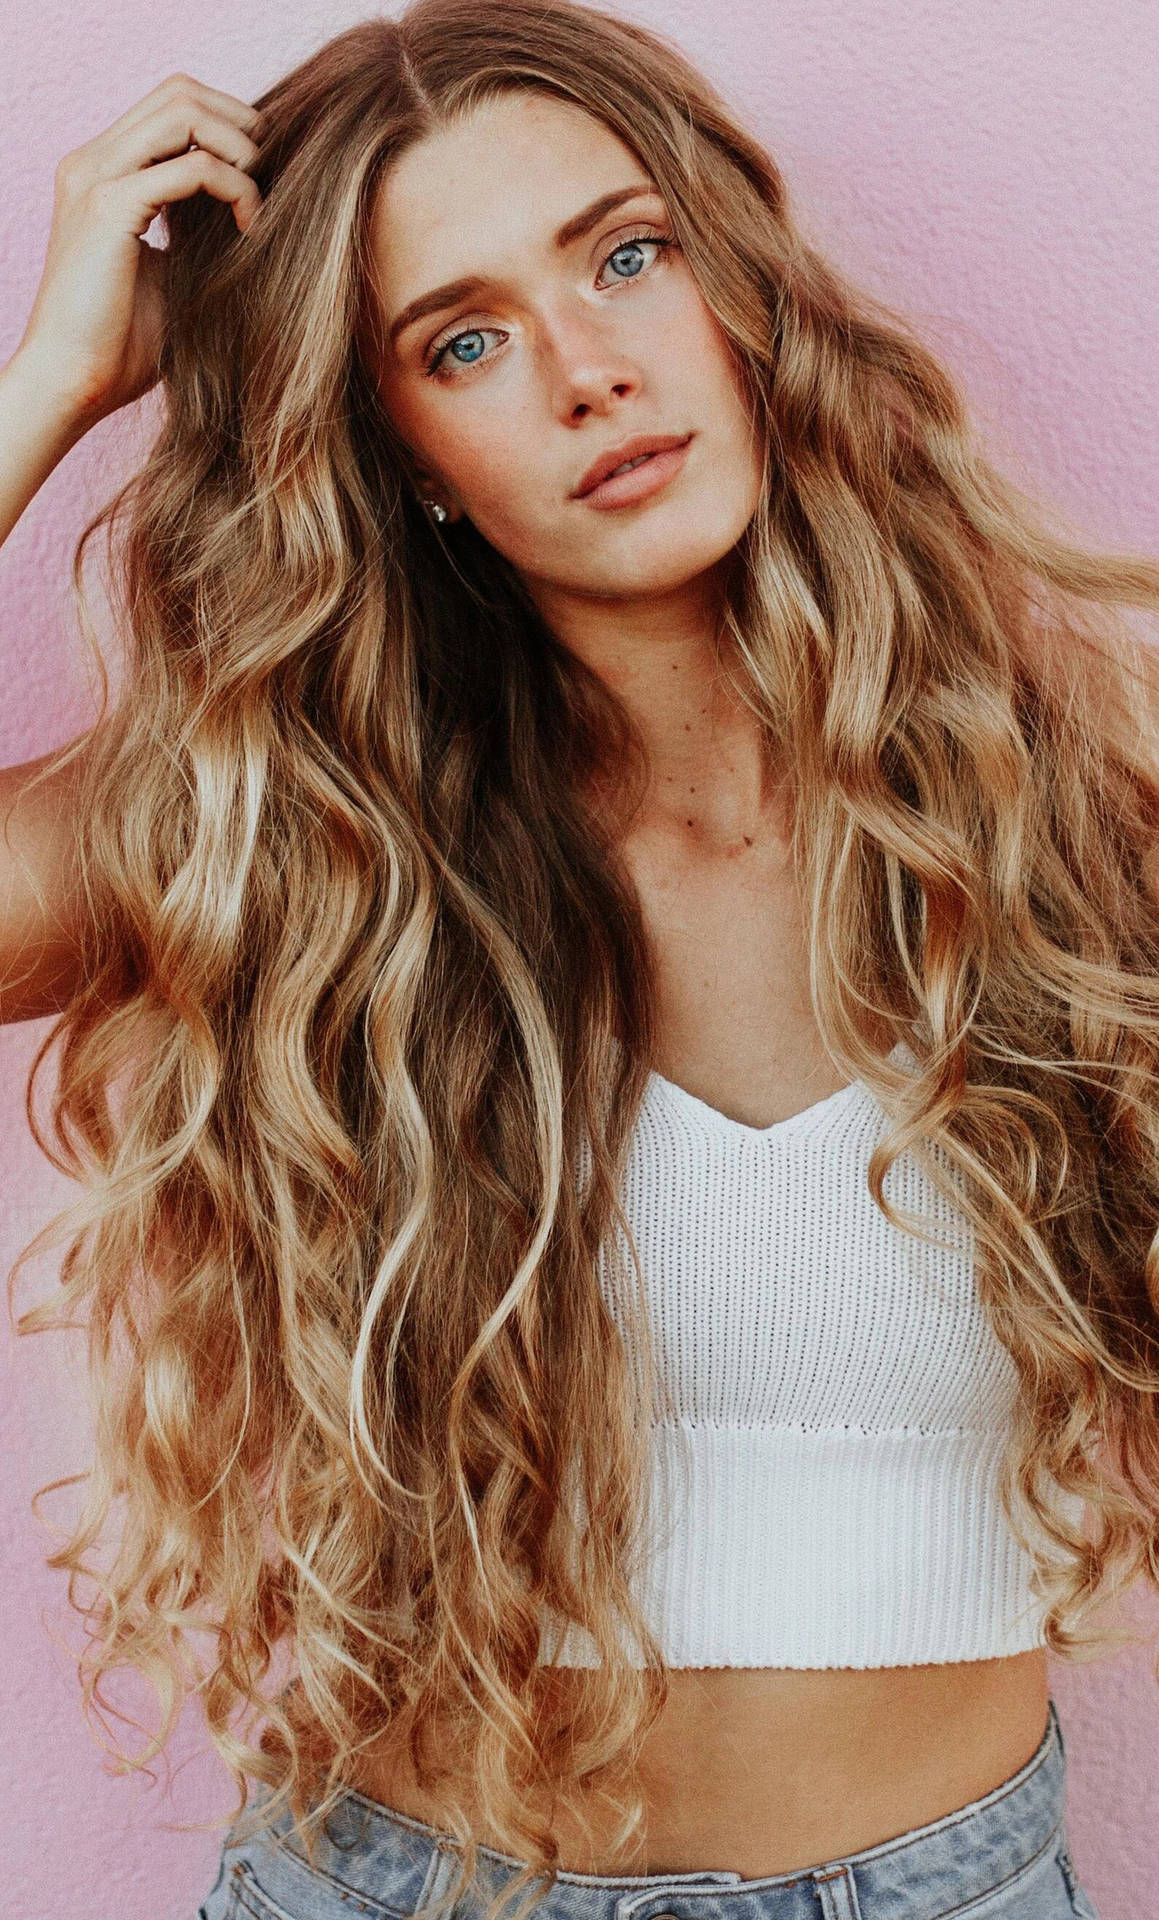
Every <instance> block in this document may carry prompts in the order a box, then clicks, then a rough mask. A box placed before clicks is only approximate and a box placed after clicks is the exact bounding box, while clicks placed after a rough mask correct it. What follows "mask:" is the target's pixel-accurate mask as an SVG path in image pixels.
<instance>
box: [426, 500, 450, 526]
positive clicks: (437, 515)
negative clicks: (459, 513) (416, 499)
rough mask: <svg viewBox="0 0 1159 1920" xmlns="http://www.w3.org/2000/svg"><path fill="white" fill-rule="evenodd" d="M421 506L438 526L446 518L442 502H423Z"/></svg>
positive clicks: (445, 510)
mask: <svg viewBox="0 0 1159 1920" xmlns="http://www.w3.org/2000/svg"><path fill="white" fill-rule="evenodd" d="M423 505H424V507H425V508H426V510H427V512H428V513H429V514H430V517H431V519H432V520H435V521H437V522H438V524H439V526H442V524H443V522H444V520H445V519H446V518H447V509H446V508H445V507H444V505H443V503H442V501H441V500H424V501H423Z"/></svg>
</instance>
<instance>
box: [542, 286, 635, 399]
mask: <svg viewBox="0 0 1159 1920" xmlns="http://www.w3.org/2000/svg"><path fill="white" fill-rule="evenodd" d="M543 345H544V352H545V355H546V358H547V362H548V365H549V367H550V369H551V376H552V383H553V400H554V406H555V412H556V414H557V417H558V418H560V419H561V420H563V421H565V422H569V423H570V422H571V421H575V420H582V419H584V418H586V416H587V415H588V414H589V413H601V414H602V413H608V412H610V411H611V409H612V408H613V407H616V406H618V405H619V404H620V403H621V402H622V401H623V400H625V399H626V398H627V397H628V396H629V395H630V394H632V393H634V392H635V391H636V390H637V389H638V388H639V386H640V384H641V374H640V368H639V364H638V362H637V360H636V359H635V357H634V355H632V354H631V353H629V352H628V350H627V349H626V348H625V347H624V345H623V344H622V343H621V342H619V341H618V340H617V336H616V331H615V329H614V328H613V326H612V325H611V324H610V322H609V320H608V319H605V317H604V315H603V314H592V313H589V312H587V311H586V310H584V309H583V308H580V307H576V306H569V307H568V308H567V309H566V311H565V310H563V309H560V308H557V309H556V310H555V311H554V312H553V313H552V314H551V315H550V316H547V317H546V318H545V321H544V329H543Z"/></svg>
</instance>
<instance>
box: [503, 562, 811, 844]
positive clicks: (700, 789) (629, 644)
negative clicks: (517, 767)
mask: <svg viewBox="0 0 1159 1920" xmlns="http://www.w3.org/2000/svg"><path fill="white" fill-rule="evenodd" d="M534 591H535V598H536V600H537V602H538V604H539V607H540V611H541V612H542V614H543V617H544V619H545V621H546V622H547V624H548V625H549V626H550V627H551V630H552V632H553V633H554V634H555V635H556V636H557V638H558V639H559V640H560V642H561V644H562V645H564V646H565V647H567V648H568V649H569V650H570V651H571V652H572V653H574V654H575V655H577V657H578V658H579V659H581V660H582V661H583V662H584V664H585V665H586V666H587V667H589V668H590V669H591V671H592V672H593V673H596V674H598V675H599V677H600V679H601V680H603V681H604V683H605V685H607V686H608V687H609V688H610V689H611V690H612V692H613V693H614V694H615V695H616V696H617V698H618V699H619V700H620V701H621V702H622V703H623V705H624V706H625V707H626V709H627V710H628V712H629V714H630V715H631V717H632V719H633V721H634V723H635V725H636V727H637V728H638V730H639V733H640V736H641V738H642V740H643V742H644V747H645V750H646V753H647V760H648V782H647V786H646V789H645V791H644V794H643V796H642V798H641V801H640V805H639V807H638V808H637V809H636V810H635V811H634V813H633V815H632V825H633V826H634V827H636V828H638V827H639V826H640V825H641V824H649V823H655V824H669V825H671V826H672V827H674V828H676V829H677V830H679V831H682V832H683V833H684V834H691V835H692V836H695V837H697V838H698V839H700V840H707V841H710V842H713V843H716V842H719V843H725V844H730V845H731V844H735V843H736V842H737V841H738V840H739V838H740V836H741V835H743V834H744V833H745V832H746V831H747V830H748V829H749V828H752V827H755V826H756V825H757V824H758V823H759V821H760V820H761V819H762V817H763V816H764V815H765V814H766V812H767V810H768V808H769V807H770V805H771V804H772V803H773V801H774V798H775V796H776V794H777V793H778V791H779V782H778V781H777V780H776V779H775V778H774V775H773V772H772V770H771V768H770V765H769V753H768V748H767V744H766V742H765V740H764V738H763V735H762V730H761V728H760V726H759V723H758V722H757V720H756V719H755V717H754V716H753V714H752V713H751V712H750V711H749V710H748V708H747V707H745V706H744V704H743V703H742V702H741V700H740V699H739V697H738V696H737V694H736V693H735V692H734V691H733V689H732V687H731V686H730V684H729V680H728V674H727V667H726V657H725V651H724V646H723V643H722V641H721V638H720V614H719V608H720V601H719V584H718V582H717V580H716V579H714V578H713V577H712V576H711V575H709V574H705V575H701V576H699V578H698V579H696V580H693V581H690V582H688V583H687V584H686V585H684V586H683V587H681V588H680V589H679V590H674V591H673V592H671V593H667V594H655V595H649V596H643V595H638V596H630V597H629V596H625V597H624V598H622V599H610V598H596V597H594V596H592V597H582V596H579V595H576V594H574V593H570V592H569V593H560V592H558V591H557V590H556V589H554V588H551V587H548V586H546V585H545V584H544V583H542V582H541V583H538V584H537V585H536V586H535V589H534ZM602 797H603V798H604V799H605V800H612V798H613V796H611V795H606V794H605V795H603V796H602Z"/></svg>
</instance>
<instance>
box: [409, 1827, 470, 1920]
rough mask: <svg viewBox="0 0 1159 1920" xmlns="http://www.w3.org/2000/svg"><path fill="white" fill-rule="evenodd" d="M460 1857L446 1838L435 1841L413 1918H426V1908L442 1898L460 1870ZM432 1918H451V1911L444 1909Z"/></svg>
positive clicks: (415, 1919) (418, 1919) (441, 1919)
mask: <svg viewBox="0 0 1159 1920" xmlns="http://www.w3.org/2000/svg"><path fill="white" fill-rule="evenodd" d="M459 1858H460V1856H459V1851H458V1848H457V1847H452V1846H448V1844H447V1843H446V1841H445V1840H436V1841H435V1844H434V1849H433V1851H432V1853H431V1858H430V1864H429V1866H428V1867H427V1872H426V1878H425V1879H424V1881H423V1886H422V1892H421V1893H420V1894H419V1897H418V1904H417V1906H416V1908H415V1911H414V1915H413V1917H412V1920H425V1913H426V1908H427V1907H429V1906H433V1905H434V1903H435V1901H436V1900H441V1899H442V1897H443V1895H444V1894H445V1893H446V1891H447V1888H448V1887H449V1886H450V1884H451V1882H452V1880H453V1879H454V1877H455V1874H456V1873H457V1871H458V1866H459ZM432 1920H451V1914H450V1911H449V1910H444V1912H443V1913H442V1914H441V1915H439V1916H437V1917H436V1916H432Z"/></svg>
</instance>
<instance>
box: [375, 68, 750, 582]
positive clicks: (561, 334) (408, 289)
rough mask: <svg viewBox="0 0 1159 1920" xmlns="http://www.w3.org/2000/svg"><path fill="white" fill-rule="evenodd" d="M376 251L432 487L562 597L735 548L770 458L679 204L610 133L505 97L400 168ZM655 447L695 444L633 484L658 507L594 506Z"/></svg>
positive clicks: (398, 375) (407, 410)
mask: <svg viewBox="0 0 1159 1920" xmlns="http://www.w3.org/2000/svg"><path fill="white" fill-rule="evenodd" d="M613 196H614V197H615V199H616V201H617V204H615V205H612V204H611V198H612V197H613ZM601 200H603V201H605V202H607V204H606V205H605V207H604V209H603V211H602V212H601V211H599V209H598V208H597V207H596V205H595V203H597V202H599V201H601ZM569 228H570V229H571V231H570V232H569V231H568V229H569ZM665 242H666V243H667V244H664V243H665ZM371 245H372V249H373V258H374V263H375V264H374V287H373V291H374V294H375V297H376V299H377V301H378V303H379V307H380V314H381V319H382V322H383V336H384V339H386V337H387V336H388V334H389V332H390V330H391V329H392V328H394V329H395V330H396V331H395V334H394V338H393V341H392V342H391V344H390V346H389V347H388V348H386V349H385V352H386V358H385V360H384V361H383V362H382V363H381V364H380V367H379V370H378V377H379V390H380V393H381V396H382V401H383V404H384V406H385V408H386V411H387V413H388V416H389V417H390V419H391V420H392V422H393V423H394V425H395V426H396V427H397V429H398V431H399V433H400V434H401V436H402V438H403V440H404V441H405V443H406V444H407V446H408V447H409V448H410V450H411V452H412V454H413V456H414V460H415V465H416V469H417V472H418V474H419V476H420V479H421V480H422V481H423V482H424V483H425V484H424V486H423V491H424V492H425V493H427V494H428V495H430V496H431V497H434V498H436V499H438V500H440V501H441V502H442V503H443V505H444V506H445V507H447V509H448V511H449V514H450V517H451V518H452V519H456V518H458V517H459V516H460V515H462V514H465V515H467V516H468V517H469V518H470V519H471V520H472V521H473V522H474V524H475V526H476V527H477V529H478V530H479V532H480V533H481V534H482V535H483V536H484V538H485V539H486V540H488V541H489V542H490V543H491V544H492V546H494V547H496V548H497V549H498V550H499V552H500V553H502V554H504V555H505V556H506V557H507V559H508V560H510V561H511V563H512V564H513V565H514V566H515V567H516V568H517V569H518V570H519V572H520V573H521V574H522V575H523V577H524V579H525V581H526V583H527V585H528V587H529V589H530V590H531V591H532V592H533V593H535V591H536V589H537V587H538V588H539V589H540V590H541V592H540V595H539V597H540V600H541V604H543V603H545V602H547V601H549V600H550V598H551V595H552V593H553V592H554V593H556V594H559V593H564V594H572V595H581V596H583V595H590V596H597V597H610V598H615V599H623V598H624V597H625V596H637V595H649V596H651V595H655V594H657V593H661V592H663V593H671V592H672V591H673V590H676V589H679V588H680V587H681V585H682V584H683V583H685V582H689V583H691V582H693V581H695V580H697V579H698V578H700V576H702V575H704V574H706V573H707V572H708V570H709V569H710V568H712V567H713V566H714V564H715V563H716V562H718V561H720V560H721V559H722V557H723V556H724V555H725V554H727V553H728V552H729V551H730V549H731V548H732V547H733V546H734V545H735V543H736V541H737V540H738V539H739V537H740V535H741V534H742V533H743V531H744V529H745V527H746V525H747V524H748V521H749V520H750V518H751V516H752V514H753V511H754V509H755V506H756V503H757V499H758V496H759V488H760V470H761V458H760V450H759V447H758V446H757V444H756V437H755V435H754V434H753V432H752V431H751V429H750V425H749V420H748V416H747V413H746V409H745V406H744V403H743V399H742V395H741V391H740V388H739V386H738V384H737V376H736V373H735V371H734V368H733V365H732V362H731V358H730V351H729V343H728V340H727V337H726V336H725V334H724V332H723V330H722V329H721V327H720V326H719V324H718V322H717V320H716V319H715V317H714V315H713V314H712V313H711V312H710V310H709V308H708V307H707V306H706V304H705V302H704V300H703V298H702V297H701V294H700V291H699V289H698V287H697V284H696V281H695V280H694V279H693V276H692V274H691V272H690V270H689V268H688V265H687V263H686V261H685V259H684V256H683V254H682V253H681V251H680V249H679V247H678V246H677V245H676V244H675V234H674V230H673V227H672V223H671V221H670V219H669V217H668V213H667V209H666V207H665V204H664V202H663V200H662V199H661V198H660V197H659V195H658V193H657V191H656V189H655V188H654V186H653V185H652V183H651V181H650V180H649V178H648V175H647V173H646V171H645V170H644V168H643V167H642V166H641V164H640V162H639V160H638V159H637V158H636V157H635V156H634V155H633V153H632V152H631V151H630V149H629V148H627V147H626V146H625V145H624V144H623V142H622V141H620V140H619V139H618V138H617V137H616V136H615V134H613V133H612V132H611V131H610V130H609V129H608V128H607V127H606V126H605V125H604V124H603V122H602V121H599V120H597V119H595V118H594V117H593V116H591V115H589V114H588V113H586V112H584V110H583V109H582V108H579V107H576V106H573V105H571V104H570V103H568V102H566V101H560V100H556V99H554V98H551V97H548V96H546V95H543V94H535V93H530V94H528V93H522V94H520V93H508V94H503V95H500V96H499V97H498V98H496V99H494V100H491V101H488V102H486V103H484V104H483V105H482V106H481V107H479V108H478V109H477V110H476V111H475V112H474V113H473V114H472V115H471V116H470V117H469V118H467V119H465V120H463V121H461V122H460V123H459V124H457V125H456V126H453V127H450V128H447V129H444V130H441V131H439V132H437V133H435V134H432V135H430V136H428V137H427V138H425V139H423V140H421V141H419V142H417V143H416V144H415V145H414V146H412V147H410V148H409V149H408V150H407V151H406V152H405V153H404V154H403V155H402V156H401V158H400V159H399V160H398V162H396V164H395V165H394V167H393V168H392V170H391V171H390V173H389V174H388V176H387V177H386V178H385V179H384V181H383V183H382V186H381V189H380V193H379V196H378V199H377V201H376V205H375V209H374V217H373V223H372V228H371ZM467 278H472V279H473V280H474V281H475V282H476V284H475V285H474V286H473V287H471V288H463V287H460V288H459V289H457V290H454V289H452V290H451V291H450V292H446V293H443V292H441V291H440V290H443V289H445V288H447V287H448V284H449V283H453V282H456V281H462V280H464V279H467ZM428 294H436V295H438V296H439V297H438V298H437V299H436V300H435V301H432V302H431V303H430V304H429V307H428V306H427V303H426V302H425V300H424V296H426V295H428ZM416 302H420V303H422V304H423V305H424V307H426V308H427V310H425V311H424V312H422V313H421V314H419V315H417V316H416V317H412V318H410V319H409V320H408V318H407V309H411V308H413V307H414V305H415V303H416ZM400 321H402V322H403V323H404V324H403V325H402V327H401V328H399V322H400ZM637 435H644V436H669V437H675V438H679V439H681V440H683V439H684V438H685V436H690V438H688V439H687V444H686V445H685V447H684V449H683V451H682V452H680V453H677V454H676V455H675V456H672V455H670V456H668V457H667V458H666V459H665V458H664V456H658V457H657V460H656V462H655V464H654V463H653V461H651V460H649V461H646V462H645V463H644V465H643V467H642V468H641V469H640V472H639V475H638V476H637V477H636V479H635V480H634V481H633V483H632V484H633V485H639V484H640V480H641V479H642V478H643V477H644V476H648V478H650V479H651V480H652V481H653V482H656V481H659V482H660V484H658V485H653V487H652V490H651V491H649V492H648V493H647V494H646V495H643V496H642V497H639V498H636V499H633V500H622V501H620V502H619V503H618V504H613V503H612V502H611V501H610V500H608V502H607V504H598V502H597V497H596V496H589V497H588V498H577V497H576V491H577V489H578V488H579V487H580V486H581V484H582V483H583V481H584V479H585V476H586V475H587V473H588V470H589V469H590V468H591V466H592V464H593V463H594V462H595V461H596V460H598V459H599V458H600V457H601V456H603V455H606V454H609V453H615V452H616V451H617V450H618V449H619V448H620V447H622V446H623V444H624V443H625V442H626V441H629V440H630V439H632V438H633V437H634V436H637ZM600 498H601V499H602V498H606V496H600ZM451 538H452V539H453V534H452V536H451Z"/></svg>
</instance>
